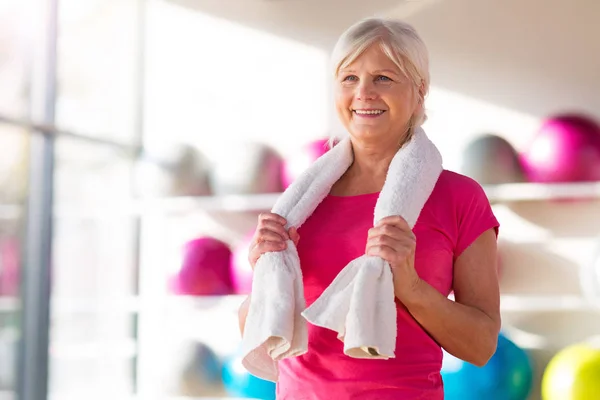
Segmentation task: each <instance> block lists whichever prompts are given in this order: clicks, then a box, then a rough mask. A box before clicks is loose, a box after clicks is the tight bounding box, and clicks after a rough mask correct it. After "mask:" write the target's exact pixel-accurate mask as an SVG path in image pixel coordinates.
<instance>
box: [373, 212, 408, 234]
mask: <svg viewBox="0 0 600 400" xmlns="http://www.w3.org/2000/svg"><path fill="white" fill-rule="evenodd" d="M386 224H389V225H393V226H396V227H398V228H400V229H402V230H404V231H406V230H409V231H411V232H412V229H410V226H409V225H408V222H406V220H405V219H404V218H403V217H401V216H400V215H390V216H387V217H384V218H382V219H380V220H379V221H377V223H376V224H375V226H381V225H386Z"/></svg>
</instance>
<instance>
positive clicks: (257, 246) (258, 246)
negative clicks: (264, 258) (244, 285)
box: [248, 212, 300, 269]
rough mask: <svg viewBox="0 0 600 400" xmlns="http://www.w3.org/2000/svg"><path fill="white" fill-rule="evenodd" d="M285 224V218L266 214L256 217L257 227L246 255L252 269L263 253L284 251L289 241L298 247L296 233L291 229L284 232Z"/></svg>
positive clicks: (294, 229) (298, 237)
mask: <svg viewBox="0 0 600 400" xmlns="http://www.w3.org/2000/svg"><path fill="white" fill-rule="evenodd" d="M286 224H287V221H286V220H285V218H283V217H282V216H281V215H278V214H274V213H270V212H267V213H262V214H260V215H259V216H258V226H257V227H256V232H255V233H254V237H253V238H252V241H251V242H250V252H249V254H248V261H250V266H251V267H252V269H254V266H255V265H256V261H258V259H259V258H260V256H261V255H263V254H264V253H268V252H272V251H282V250H285V249H286V248H287V243H286V241H287V240H290V239H291V240H292V241H293V242H294V244H295V245H296V246H297V245H298V240H299V239H300V236H299V235H298V231H297V230H296V228H293V227H292V228H290V229H289V231H286V230H285V225H286Z"/></svg>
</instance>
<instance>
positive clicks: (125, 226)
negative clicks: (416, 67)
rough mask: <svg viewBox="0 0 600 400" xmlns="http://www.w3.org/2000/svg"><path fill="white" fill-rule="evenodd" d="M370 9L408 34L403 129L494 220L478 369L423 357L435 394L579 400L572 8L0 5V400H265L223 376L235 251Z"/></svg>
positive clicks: (318, 140) (581, 62)
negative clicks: (418, 43) (415, 41)
mask: <svg viewBox="0 0 600 400" xmlns="http://www.w3.org/2000/svg"><path fill="white" fill-rule="evenodd" d="M372 15H385V16H394V17H398V18H403V19H405V20H407V21H408V22H410V23H412V24H413V25H414V26H415V27H416V28H417V30H418V31H419V32H420V34H421V35H422V37H423V39H424V40H425V42H426V44H427V46H428V47H429V50H430V57H431V73H432V87H431V92H430V94H429V97H428V98H427V100H426V107H427V109H428V115H429V120H428V121H427V122H426V124H425V129H426V130H427V131H428V133H429V135H430V137H431V138H432V140H433V141H434V142H435V143H436V144H437V145H438V147H439V148H440V150H441V151H442V153H443V156H444V159H445V167H446V168H447V169H450V170H454V171H458V172H461V173H464V174H466V175H469V176H471V177H473V178H475V179H477V180H478V181H479V182H480V183H481V184H482V185H484V187H485V189H486V191H487V193H488V196H489V198H490V201H491V202H492V204H493V207H494V210H495V212H496V214H497V216H498V218H499V219H500V223H501V225H502V227H501V231H500V232H501V235H500V255H499V275H500V282H501V289H502V313H503V332H502V336H501V338H500V342H499V345H498V351H497V353H496V355H495V356H494V357H493V358H492V360H491V362H490V363H489V364H488V366H486V367H484V368H475V367H472V366H470V365H466V364H465V363H461V362H459V361H458V360H455V359H453V358H452V357H450V356H449V355H445V359H444V369H443V376H444V382H445V385H446V388H447V389H446V390H447V393H446V397H447V398H448V399H451V400H452V399H471V398H472V399H488V398H489V399H498V400H525V399H542V398H543V399H559V398H560V399H574V400H593V399H600V350H599V346H598V340H597V335H599V334H600V319H599V318H598V316H599V312H598V310H599V305H600V127H599V125H598V124H599V120H600V42H599V41H598V38H599V37H600V25H599V24H598V23H597V20H598V17H600V3H598V2H595V1H592V0H571V1H569V2H566V1H562V0H527V1H518V0H505V1H502V2H500V1H477V2H475V1H469V0H452V1H451V0H421V1H417V0H413V1H408V0H406V1H401V0H370V1H359V0H0V399H2V400H4V399H11V400H12V399H19V400H45V399H57V400H67V399H69V400H70V399H80V398H87V399H96V398H106V397H107V396H110V397H111V398H114V399H117V398H120V399H133V398H136V399H138V398H139V399H142V398H143V399H182V398H198V399H209V398H223V397H230V398H258V399H274V386H273V385H272V384H271V383H268V382H264V381H260V380H258V379H256V378H253V377H251V376H249V375H248V374H247V373H245V371H244V370H243V368H242V367H241V364H240V361H239V352H238V346H239V344H240V336H239V333H238V328H237V307H238V306H239V304H240V303H241V301H242V300H243V298H244V297H245V294H246V293H248V291H249V288H250V284H251V274H250V273H249V266H248V265H247V263H246V255H247V243H248V240H249V235H251V234H252V233H253V232H252V229H253V227H254V225H255V223H256V217H257V214H258V213H259V212H260V211H262V210H269V209H270V207H271V205H272V204H273V202H274V200H275V199H276V197H277V194H278V193H280V192H281V191H282V190H283V189H285V187H286V186H287V185H288V184H289V182H291V181H292V180H293V179H294V177H296V176H297V175H298V173H300V172H301V171H302V170H303V168H305V167H306V165H307V164H308V163H310V162H311V161H312V160H314V159H315V157H318V156H319V155H320V154H322V153H323V152H324V151H325V149H324V146H323V139H326V138H327V137H328V135H330V134H332V133H334V132H336V131H338V130H339V129H340V126H339V124H338V122H337V119H336V116H335V113H334V109H333V106H332V102H331V101H332V98H331V90H330V85H331V75H330V70H329V64H328V57H329V52H330V51H331V49H332V47H333V45H334V43H335V41H336V40H337V37H338V36H339V34H340V33H341V32H343V31H344V30H345V29H346V28H347V27H348V26H349V25H350V24H352V23H353V22H355V21H356V20H358V19H360V18H363V17H367V16H372ZM561 396H562V397H561Z"/></svg>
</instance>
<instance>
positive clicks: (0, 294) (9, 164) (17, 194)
mask: <svg viewBox="0 0 600 400" xmlns="http://www.w3.org/2000/svg"><path fill="white" fill-rule="evenodd" d="M0 149H1V151H0V394H6V395H7V398H12V397H13V394H14V391H15V389H16V371H17V369H16V368H17V364H16V362H17V361H16V360H17V359H16V357H17V349H18V347H17V344H18V340H19V338H20V310H21V307H20V300H21V297H20V287H19V283H20V282H19V278H20V267H21V249H22V245H23V244H22V242H21V239H22V233H23V228H24V226H23V222H24V221H23V217H24V204H25V198H26V196H27V179H28V172H29V171H28V169H27V167H28V165H27V162H28V153H29V136H28V135H27V133H26V132H24V131H22V130H20V129H19V128H15V127H12V126H10V125H6V124H0Z"/></svg>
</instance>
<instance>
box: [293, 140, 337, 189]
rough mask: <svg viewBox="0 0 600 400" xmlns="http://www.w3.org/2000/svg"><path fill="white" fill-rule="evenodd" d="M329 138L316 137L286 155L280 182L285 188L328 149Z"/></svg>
mask: <svg viewBox="0 0 600 400" xmlns="http://www.w3.org/2000/svg"><path fill="white" fill-rule="evenodd" d="M328 140H329V139H318V140H314V141H311V142H309V143H307V144H306V145H304V146H302V148H300V149H299V150H298V151H296V152H294V153H293V154H291V155H290V156H289V157H286V159H285V161H284V163H283V170H282V172H281V182H282V185H283V187H284V188H287V187H288V186H289V185H290V184H291V183H292V182H293V181H294V180H296V179H297V178H298V177H299V176H300V174H302V172H304V171H305V170H306V169H307V168H308V167H309V166H310V165H311V164H312V163H313V162H315V160H316V159H317V158H319V157H321V156H322V155H323V154H325V153H327V151H328V150H329V144H328Z"/></svg>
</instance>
